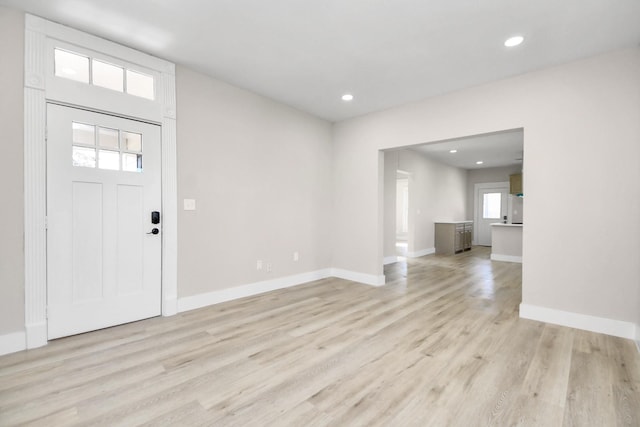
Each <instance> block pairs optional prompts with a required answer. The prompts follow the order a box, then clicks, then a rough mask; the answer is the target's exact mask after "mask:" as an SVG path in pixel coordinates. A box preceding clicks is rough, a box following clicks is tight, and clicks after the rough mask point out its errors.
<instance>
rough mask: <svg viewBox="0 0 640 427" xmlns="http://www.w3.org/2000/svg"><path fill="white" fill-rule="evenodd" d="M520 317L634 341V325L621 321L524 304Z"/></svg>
mask: <svg viewBox="0 0 640 427" xmlns="http://www.w3.org/2000/svg"><path fill="white" fill-rule="evenodd" d="M520 317H521V318H523V319H530V320H538V321H540V322H546V323H553V324H555V325H561V326H568V327H570V328H576V329H583V330H585V331H591V332H598V333H600V334H607V335H613V336H615V337H621V338H628V339H632V340H636V325H635V324H634V323H631V322H623V321H621V320H613V319H607V318H605V317H596V316H590V315H588V314H579V313H572V312H569V311H562V310H555V309H553V308H546V307H539V306H536V305H530V304H524V303H523V304H520Z"/></svg>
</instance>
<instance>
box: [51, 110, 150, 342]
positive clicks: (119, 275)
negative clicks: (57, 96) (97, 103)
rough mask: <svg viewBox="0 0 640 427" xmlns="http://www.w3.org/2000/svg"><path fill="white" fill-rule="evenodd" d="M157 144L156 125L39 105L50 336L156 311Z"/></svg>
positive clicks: (100, 325) (124, 321) (141, 316)
mask: <svg viewBox="0 0 640 427" xmlns="http://www.w3.org/2000/svg"><path fill="white" fill-rule="evenodd" d="M160 147H161V145H160V127H159V126H155V125H151V124H148V123H142V122H138V121H134V120H128V119H123V118H120V117H114V116H110V115H105V114H99V113H95V112H90V111H85V110H79V109H74V108H70V107H63V106H59V105H54V104H48V105H47V305H48V307H47V318H48V337H49V339H53V338H59V337H62V336H67V335H73V334H77V333H81V332H86V331H91V330H96V329H101V328H105V327H108V326H114V325H118V324H122V323H127V322H131V321H134V320H140V319H144V318H148V317H153V316H157V315H160V312H161V235H160V230H161V229H162V228H161V224H160V217H159V211H160V205H161V175H160V174H161V168H160V165H161V152H160ZM153 212H157V213H153ZM152 217H153V221H152ZM152 222H154V223H155V224H154V223H152ZM154 229H155V232H154V231H153V230H154ZM149 233H151V234H149ZM154 233H155V234H154Z"/></svg>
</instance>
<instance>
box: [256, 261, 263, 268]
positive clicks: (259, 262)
mask: <svg viewBox="0 0 640 427" xmlns="http://www.w3.org/2000/svg"><path fill="white" fill-rule="evenodd" d="M256 270H262V260H261V259H259V260H258V261H257V262H256Z"/></svg>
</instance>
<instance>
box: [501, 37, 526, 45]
mask: <svg viewBox="0 0 640 427" xmlns="http://www.w3.org/2000/svg"><path fill="white" fill-rule="evenodd" d="M523 41H524V37H522V36H514V37H510V38H508V39H507V40H506V41H505V42H504V45H505V46H506V47H514V46H518V45H519V44H520V43H522V42H523Z"/></svg>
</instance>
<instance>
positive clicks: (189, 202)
mask: <svg viewBox="0 0 640 427" xmlns="http://www.w3.org/2000/svg"><path fill="white" fill-rule="evenodd" d="M184 210H185V211H195V210H196V201H195V199H184Z"/></svg>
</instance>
